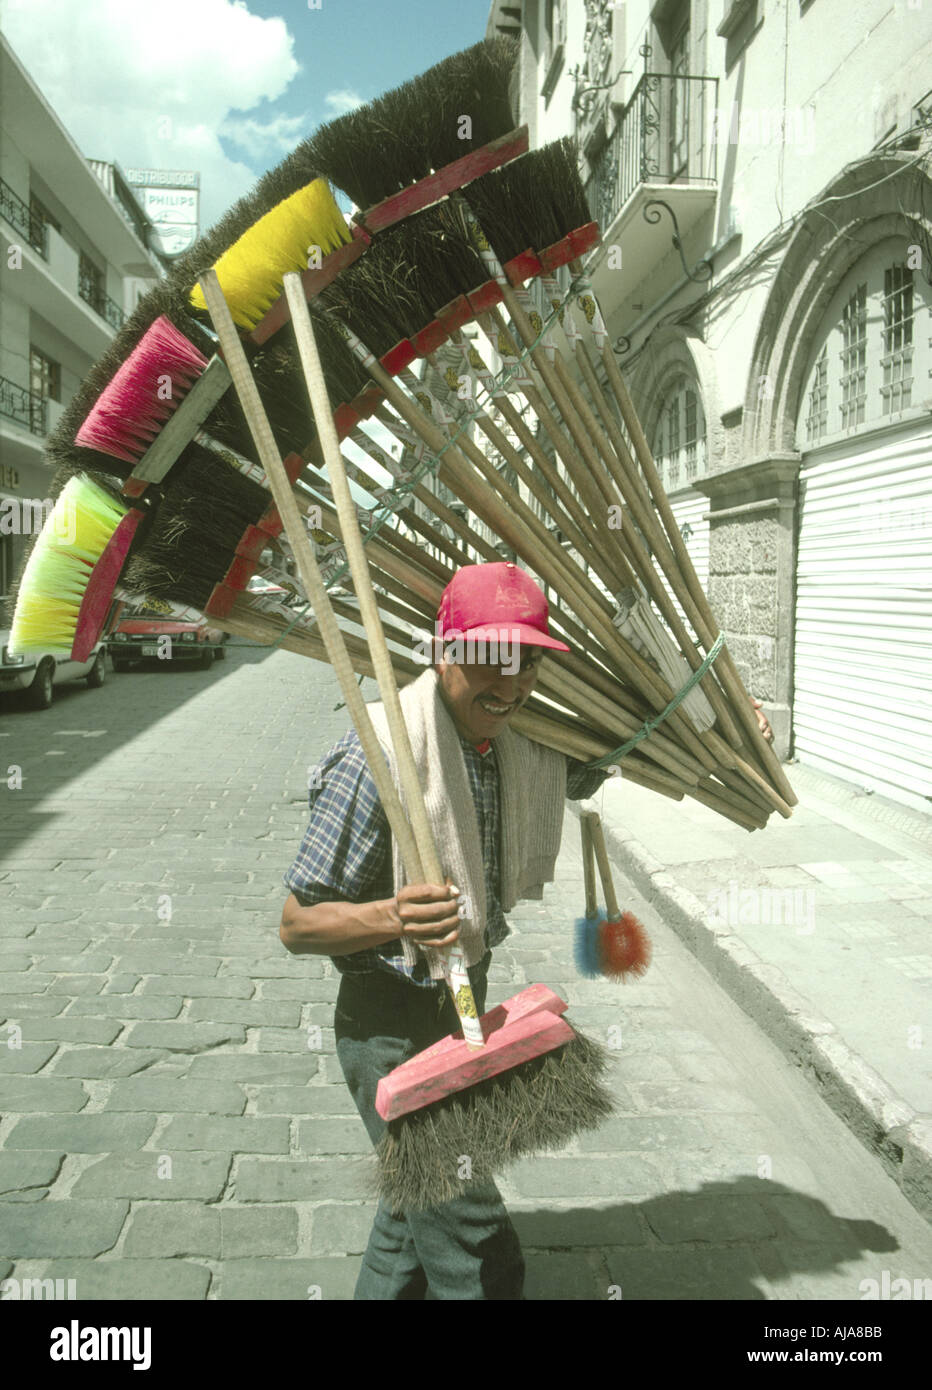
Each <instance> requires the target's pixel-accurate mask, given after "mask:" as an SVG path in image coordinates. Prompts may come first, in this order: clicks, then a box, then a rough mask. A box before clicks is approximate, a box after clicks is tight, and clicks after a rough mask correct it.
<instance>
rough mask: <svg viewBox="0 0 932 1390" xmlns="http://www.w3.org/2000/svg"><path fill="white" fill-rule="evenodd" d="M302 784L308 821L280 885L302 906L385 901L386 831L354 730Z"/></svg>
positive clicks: (388, 883)
mask: <svg viewBox="0 0 932 1390" xmlns="http://www.w3.org/2000/svg"><path fill="white" fill-rule="evenodd" d="M308 780H309V793H308V800H309V803H310V812H311V814H310V820H309V822H308V827H307V830H306V831H305V832H304V839H303V840H302V841H301V847H300V849H299V850H298V853H297V857H296V858H295V861H294V863H293V864H292V865H291V868H290V869H289V870H288V872H287V873H286V874H285V876H284V877H285V886H286V887H287V888H289V889H290V890H291V892H292V893H294V895H295V897H296V898H297V899H298V901H299V902H300V903H301V905H302V906H303V907H312V906H314V904H315V903H319V902H332V901H344V902H370V901H373V900H374V899H376V898H379V897H391V892H392V882H393V879H392V861H391V830H390V829H389V825H388V821H387V819H386V816H385V812H384V810H383V809H382V803H381V802H380V800H379V796H378V792H377V791H376V788H375V782H374V781H373V780H372V774H371V773H370V771H369V767H368V764H367V763H366V756H365V754H364V752H363V750H362V747H361V745H360V743H359V739H358V737H357V736H356V733H355V731H353V730H350V732H349V733H348V734H346V735H344V737H343V738H342V739H341V740H340V742H339V743H337V744H335V745H334V747H333V748H331V750H330V752H329V753H327V754H326V756H325V757H324V758H323V759H322V760H321V762H319V763H318V764H317V766H316V767H315V768H314V769H313V770H312V771H311V774H310V777H309V779H308Z"/></svg>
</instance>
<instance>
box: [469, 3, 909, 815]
mask: <svg viewBox="0 0 932 1390" xmlns="http://www.w3.org/2000/svg"><path fill="white" fill-rule="evenodd" d="M488 32H489V33H490V34H494V33H496V32H511V33H515V34H519V35H520V38H521V66H520V119H521V120H522V121H525V122H527V123H528V125H529V126H530V131H531V145H532V147H539V146H540V145H542V144H544V143H546V142H547V141H550V140H553V139H556V138H559V137H562V136H565V135H573V136H575V137H576V138H577V140H578V144H579V150H580V164H581V169H582V173H583V177H584V180H585V181H586V186H587V193H588V195H589V202H590V207H591V209H592V213H593V216H594V217H596V218H597V219H598V221H599V223H600V226H601V229H602V234H603V246H602V248H601V250H600V252H599V254H598V257H597V259H596V261H595V262H594V264H595V265H596V267H597V268H596V270H595V273H594V276H593V283H594V287H595V289H596V292H597V295H598V297H599V299H600V302H601V305H602V308H603V311H604V313H605V316H606V320H607V323H608V327H609V330H610V335H611V338H612V340H613V342H614V344H615V351H616V359H617V361H618V363H619V366H620V367H621V369H622V371H623V373H624V374H625V377H626V379H627V380H628V382H629V385H630V389H631V392H632V395H633V398H634V401H635V405H636V407H637V410H638V414H639V417H640V419H641V421H642V423H643V425H644V428H645V431H646V434H647V438H648V440H649V442H650V444H651V447H652V449H653V452H654V456H655V458H656V459H657V461H658V464H659V465H660V467H661V471H662V475H663V478H664V484H665V487H666V489H667V492H668V494H669V496H670V497H671V501H672V503H673V506H674V511H675V512H676V514H677V517H678V520H680V521H681V522H682V527H683V534H684V537H686V539H687V543H688V545H689V547H690V550H691V552H692V554H693V558H694V563H695V565H696V568H697V570H698V572H699V574H700V577H701V578H702V579H703V581H704V582H705V583H706V584H707V589H708V592H709V596H710V599H711V601H712V605H713V608H714V609H715V612H716V614H717V615H718V617H719V620H720V621H721V623H722V626H723V628H724V630H725V633H726V636H727V638H728V642H729V647H730V650H731V651H732V653H733V655H734V657H735V660H736V662H737V663H738V665H739V667H740V668H741V671H742V675H743V677H744V679H745V682H746V684H747V685H748V687H749V688H750V689H751V690H752V691H754V692H755V693H756V694H759V695H760V696H761V698H762V699H763V700H764V702H765V709H766V710H767V712H768V714H769V717H770V720H771V722H772V724H773V725H774V728H775V731H776V734H777V745H778V749H779V750H780V751H781V752H782V753H784V754H785V753H787V752H792V753H794V754H795V755H796V756H797V757H798V758H799V759H800V760H801V761H806V762H810V763H812V764H814V765H818V766H822V767H824V768H826V769H827V770H829V771H832V772H835V773H836V774H838V775H840V776H843V777H846V778H849V779H851V780H853V781H856V782H858V783H861V784H863V785H865V786H869V787H871V788H876V789H877V790H880V791H882V792H884V793H886V794H888V795H891V796H894V797H897V798H899V799H901V800H903V801H906V802H908V803H910V804H913V805H919V806H922V807H924V808H927V807H928V805H929V800H930V798H932V734H930V722H929V718H928V713H927V709H926V707H927V705H928V699H929V689H930V686H932V680H930V676H932V420H930V408H932V317H930V306H932V177H930V174H932V91H930V83H932V6H930V5H929V4H928V3H923V0H653V3H652V2H651V0H628V2H627V3H619V0H614V3H613V2H612V0H524V3H523V4H520V3H518V0H513V3H511V4H508V3H503V2H502V0H495V3H493V5H492V8H491V12H490V16H489V26H488Z"/></svg>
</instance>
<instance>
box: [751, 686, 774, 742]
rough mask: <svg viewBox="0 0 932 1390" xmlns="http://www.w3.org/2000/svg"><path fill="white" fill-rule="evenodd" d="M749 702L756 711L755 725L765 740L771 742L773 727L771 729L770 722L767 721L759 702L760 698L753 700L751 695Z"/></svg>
mask: <svg viewBox="0 0 932 1390" xmlns="http://www.w3.org/2000/svg"><path fill="white" fill-rule="evenodd" d="M751 704H752V705H753V706H754V709H755V711H756V713H757V727H758V728H759V729H760V731H761V733H762V734H763V735H764V738H765V739H766V740H767V742H768V743H773V729H771V727H770V724H769V723H768V721H767V716H766V714H765V713H764V707H763V705H762V704H761V702H760V700H755V698H754V696H753V695H752V696H751Z"/></svg>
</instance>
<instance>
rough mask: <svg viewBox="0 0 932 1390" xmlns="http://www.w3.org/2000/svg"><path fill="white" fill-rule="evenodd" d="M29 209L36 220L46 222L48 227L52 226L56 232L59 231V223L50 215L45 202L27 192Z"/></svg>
mask: <svg viewBox="0 0 932 1390" xmlns="http://www.w3.org/2000/svg"><path fill="white" fill-rule="evenodd" d="M29 211H30V213H31V214H32V216H33V217H35V218H36V220H37V221H39V222H46V223H48V225H49V226H50V227H54V228H55V230H56V232H59V233H60V232H61V223H60V222H59V221H58V219H57V218H55V217H53V216H52V214H51V213H50V212H49V210H48V208H47V207H46V206H45V204H44V203H43V202H42V201H41V199H39V198H37V197H36V195H35V194H34V193H30V194H29Z"/></svg>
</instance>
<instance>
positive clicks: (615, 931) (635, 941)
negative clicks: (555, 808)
mask: <svg viewBox="0 0 932 1390" xmlns="http://www.w3.org/2000/svg"><path fill="white" fill-rule="evenodd" d="M579 824H580V834H581V836H582V853H583V871H584V874H585V884H586V915H585V917H583V918H578V919H577V921H576V923H575V928H574V931H575V942H574V945H575V954H576V965H577V968H578V969H579V972H580V974H582V975H585V976H586V978H587V979H596V978H598V976H600V975H604V976H607V977H608V979H610V980H627V979H628V978H629V977H631V976H634V977H637V976H640V975H643V974H644V973H645V972H646V970H647V968H648V966H649V965H650V960H651V943H650V938H649V936H648V935H647V931H646V930H645V927H644V925H643V923H642V922H640V921H639V920H638V918H637V917H635V915H634V913H633V912H622V911H620V909H619V907H618V900H617V899H616V897H615V887H614V884H613V883H612V873H611V867H610V865H609V861H608V851H607V849H606V847H605V836H604V835H603V833H602V822H601V821H600V820H599V817H598V815H597V814H596V812H595V811H584V812H583V813H582V816H581V817H580V823H579ZM596 859H597V860H598V864H599V876H600V877H601V879H602V891H603V893H604V894H605V906H606V911H604V912H602V911H600V910H599V908H598V903H597V899H596V895H595V860H596Z"/></svg>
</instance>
